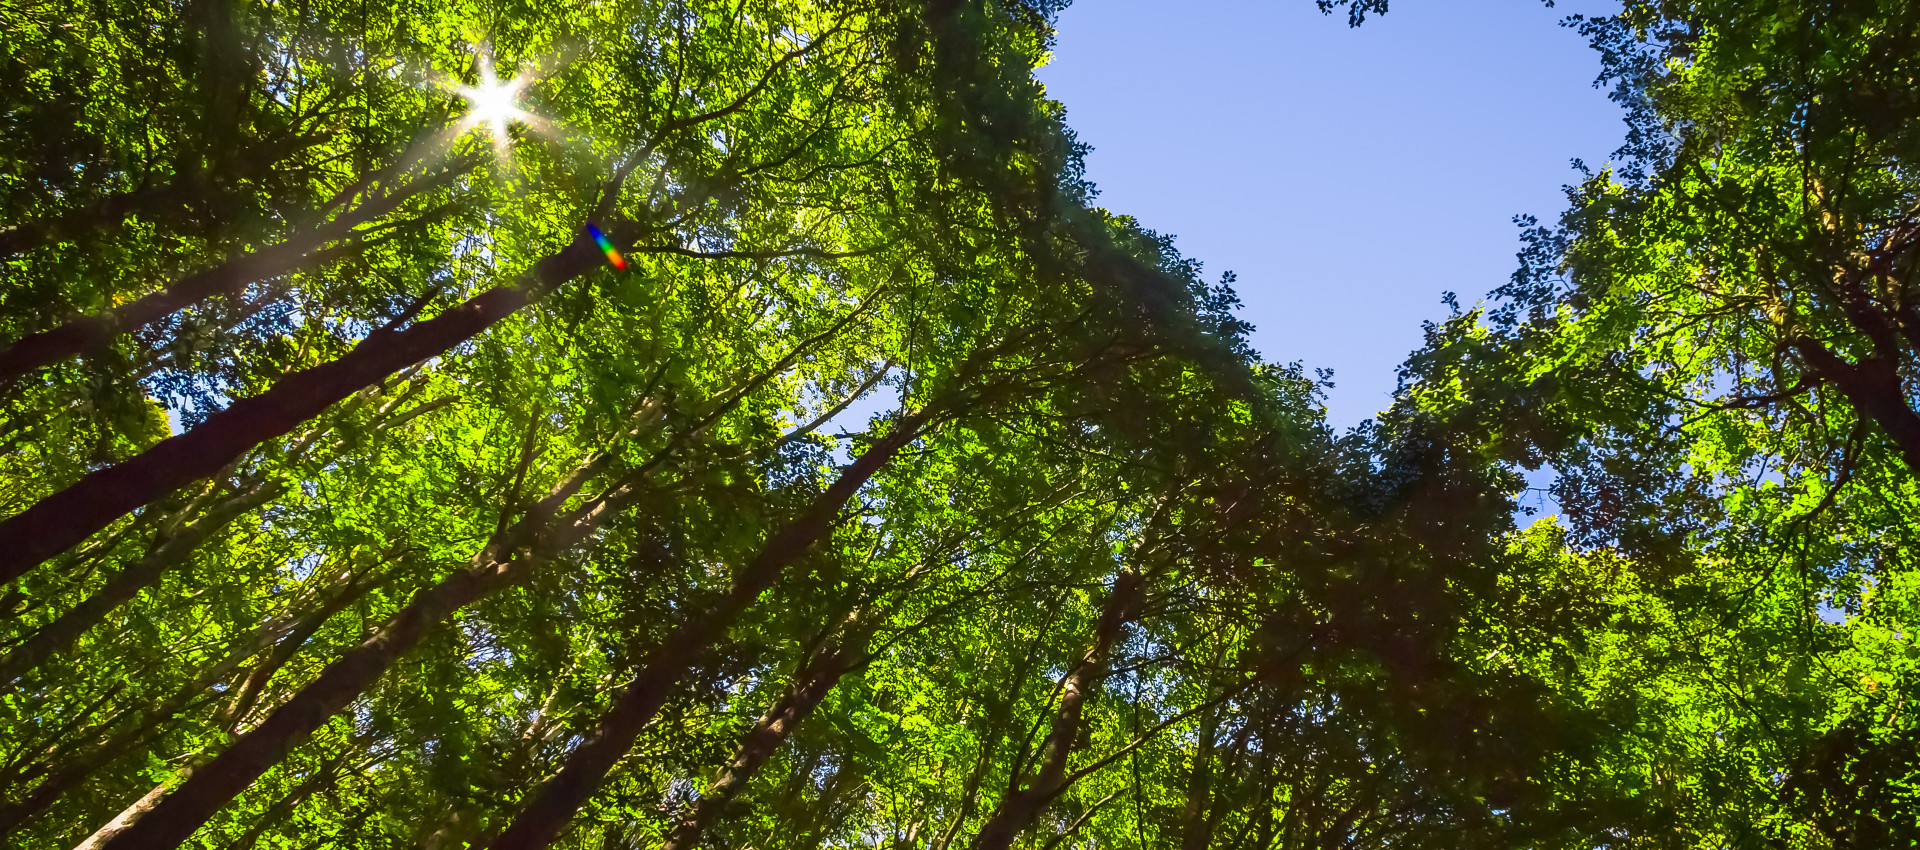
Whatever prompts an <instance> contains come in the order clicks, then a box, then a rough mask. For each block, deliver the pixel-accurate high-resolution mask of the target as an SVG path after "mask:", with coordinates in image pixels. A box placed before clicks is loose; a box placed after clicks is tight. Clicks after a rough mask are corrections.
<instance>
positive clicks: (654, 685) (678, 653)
mask: <svg viewBox="0 0 1920 850" xmlns="http://www.w3.org/2000/svg"><path fill="white" fill-rule="evenodd" d="M935 417H936V410H935V408H927V409H923V410H921V411H920V412H918V413H915V414H913V415H911V416H908V417H906V418H904V419H902V420H901V421H900V422H899V423H897V424H895V426H894V428H893V430H892V431H891V432H889V433H888V434H887V435H886V436H885V437H882V438H880V439H879V440H876V441H874V443H873V445H872V446H870V447H868V449H867V451H866V452H865V453H863V454H861V455H860V457H859V458H858V459H856V460H855V461H854V462H853V463H850V464H848V465H847V467H846V468H845V469H843V470H841V473H840V476H839V478H838V479H836V480H835V481H834V482H833V484H832V485H830V486H829V487H827V490H826V492H824V493H822V494H820V496H819V498H816V499H815V500H814V501H813V504H811V505H809V506H808V507H807V510H806V512H804V513H802V514H801V515H800V516H799V517H798V518H796V519H795V520H794V521H792V522H790V523H788V524H787V525H786V526H785V527H784V528H782V529H780V531H779V532H778V533H776V534H774V535H773V537H772V538H770V539H769V540H768V541H767V542H766V544H765V545H764V546H762V547H761V549H760V553H759V554H758V555H756V556H755V557H754V559H753V560H752V561H750V562H748V563H747V564H746V565H745V566H744V567H742V568H741V569H740V571H739V572H738V573H737V574H736V575H735V576H734V581H733V587H732V589H731V590H730V592H729V593H728V594H727V595H726V596H724V597H722V598H721V599H720V600H719V601H718V602H717V603H715V604H714V605H713V606H711V607H709V608H708V609H707V610H706V611H703V612H699V613H697V614H694V615H693V616H692V617H690V618H689V619H688V620H686V621H685V622H683V623H681V624H680V626H679V627H678V628H675V629H674V630H673V632H672V633H670V634H669V635H668V636H667V638H666V639H665V640H663V641H662V642H661V643H660V644H659V645H658V646H656V647H655V648H654V650H653V652H651V653H649V654H648V656H647V658H646V660H645V661H644V662H642V664H641V666H640V672H639V674H638V675H636V676H634V678H633V681H631V682H629V683H628V684H627V686H626V687H625V688H624V689H623V690H622V691H621V693H620V695H619V696H617V697H615V698H614V701H613V706H612V707H611V708H610V709H608V710H607V712H606V713H605V714H602V715H601V716H600V722H599V723H598V724H597V725H596V726H595V727H594V729H593V731H592V732H590V733H588V735H587V737H586V739H585V740H583V741H582V742H581V743H580V744H579V746H576V747H574V749H573V752H571V753H569V754H568V755H567V758H566V761H565V762H564V763H563V764H562V765H561V768H560V772H559V773H557V774H555V775H554V777H553V778H552V779H550V780H548V781H547V782H546V783H545V784H544V785H542V786H541V787H540V788H539V789H538V790H537V791H535V792H534V793H533V795H532V796H531V798H530V799H529V800H528V802H527V803H526V805H524V806H523V807H522V808H521V809H520V812H519V813H518V814H517V815H515V816H514V819H513V822H512V823H510V824H508V826H507V828H506V830H505V831H504V832H502V833H501V834H500V836H499V837H498V838H495V839H494V840H493V843H492V844H490V845H488V847H490V848H491V850H539V849H540V848H544V847H546V846H547V845H548V844H549V843H550V842H552V841H553V839H554V837H555V836H557V835H559V834H560V830H561V829H563V828H565V827H566V825H567V822H568V821H570V820H572V819H573V815H574V813H575V812H577V811H579V809H580V806H581V805H582V804H584V803H586V801H587V798H588V797H591V796H593V792H594V791H595V790H597V789H598V788H599V787H600V783H601V782H602V781H604V780H605V779H606V776H607V772H608V771H609V770H611V769H612V768H613V765H614V763H615V762H617V761H619V760H620V757H621V756H623V755H625V754H626V752H627V750H628V749H630V748H631V747H632V746H633V741H634V739H635V738H636V737H638V736H639V734H640V730H641V729H643V728H645V726H646V724H647V722H648V721H650V720H652V719H653V715H654V713H655V712H657V711H659V710H660V706H662V705H664V704H665V703H666V701H667V698H668V697H669V696H671V695H672V693H673V692H674V690H675V688H676V687H677V686H678V685H679V683H680V679H681V678H682V677H683V676H685V675H686V673H687V671H688V670H689V669H691V668H692V667H693V665H694V664H696V663H698V661H699V659H700V658H701V657H702V656H703V655H704V654H705V653H706V651H707V650H708V649H709V648H710V647H711V646H712V645H713V643H714V642H715V641H717V640H718V639H719V638H720V637H721V636H722V635H724V634H725V633H726V630H727V628H728V627H730V626H731V625H732V624H733V621H734V620H735V619H737V618H738V617H739V616H740V614H741V613H742V612H744V611H745V610H746V609H747V608H748V606H750V605H752V604H753V603H754V602H755V601H756V600H758V599H759V598H760V595H761V594H762V593H765V592H766V591H767V589H768V588H769V587H772V586H773V584H774V582H775V581H776V580H777V579H779V577H780V574H781V573H782V572H784V571H785V569H786V567H787V565H789V564H791V563H793V562H794V561H796V560H798V559H799V558H800V557H801V556H802V555H804V554H806V552H807V550H809V549H811V548H812V547H813V544H814V543H815V542H817V541H818V540H819V539H820V538H822V537H824V536H826V534H827V532H828V531H829V530H830V529H831V528H832V525H833V521H834V519H835V518H836V517H837V516H839V514H840V510H841V508H843V507H844V506H845V505H846V503H847V501H848V500H849V499H851V498H853V495H854V494H855V493H856V492H858V491H859V489H860V488H861V486H863V485H865V484H866V483H867V481H868V479H871V478H872V477H873V475H874V474H875V473H876V472H879V471H880V469H881V468H882V467H884V466H886V464H887V463H888V462H889V461H891V460H892V459H893V457H894V455H896V454H898V453H899V452H900V450H901V449H902V448H905V447H906V446H907V445H908V444H910V443H912V442H913V441H914V440H915V439H916V438H918V437H919V436H920V434H921V433H922V432H923V431H925V430H926V428H927V427H928V426H930V425H931V424H932V423H933V421H934V419H935Z"/></svg>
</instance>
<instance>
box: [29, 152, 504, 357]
mask: <svg viewBox="0 0 1920 850" xmlns="http://www.w3.org/2000/svg"><path fill="white" fill-rule="evenodd" d="M465 170H466V169H465V168H460V167H456V168H449V169H446V170H444V171H441V172H440V173H438V174H436V175H434V176H432V177H427V178H422V179H419V180H415V181H413V182H412V183H409V184H407V185H405V186H402V187H400V188H399V189H396V190H394V191H390V192H388V193H386V194H384V195H382V196H380V197H378V198H374V199H373V200H370V201H368V202H366V203H363V204H361V205H360V206H358V207H355V208H354V209H353V210H352V211H350V212H347V213H345V214H343V215H341V216H339V217H338V218H335V219H333V220H332V221H329V222H327V223H325V224H322V225H320V226H319V227H315V228H313V229H311V230H307V231H303V232H298V233H294V234H292V235H291V236H289V237H288V238H287V240H286V241H284V242H280V243H278V244H275V245H272V246H269V247H267V248H263V249H261V250H259V251H255V252H253V253H251V254H246V255H244V256H241V257H236V258H234V259H232V260H229V261H227V262H225V263H222V264H220V265H218V266H215V267H213V268H211V269H208V270H206V271H203V272H200V273H198V274H194V275H190V276H188V277H186V278H184V279H182V280H180V281H178V282H176V283H174V284H173V285H172V286H169V287H167V288H166V289H162V290H160V291H158V292H154V293H151V294H149V295H146V296H144V297H141V298H136V299H134V300H132V301H129V302H127V303H125V304H121V305H119V306H117V307H114V308H113V309H110V310H107V311H106V312H104V313H99V314H96V315H92V316H82V317H80V318H77V319H72V320H69V321H67V322H66V323H65V324H62V325H59V326H58V327H54V328H49V329H47V330H44V331H40V332H38V333H31V334H28V335H26V336H24V337H21V338H20V339H19V340H17V341H15V342H14V343H13V344H12V345H10V346H7V348H6V349H5V350H4V351H0V386H5V385H6V384H8V383H9V382H11V381H13V380H15V379H17V378H19V377H20V376H22V375H25V374H27V373H28V372H31V371H33V370H35V369H38V368H40V367H42V366H47V365H50V364H53V363H57V362H59V361H61V360H65V359H66V358H68V357H72V356H74V355H77V354H80V353H82V352H84V351H87V350H88V349H92V348H97V347H99V346H102V345H105V344H107V343H108V342H110V341H112V340H113V338H114V337H115V336H118V335H120V334H123V333H129V332H131V331H136V330H139V329H140V328H142V327H145V326H146V325H148V324H150V323H152V322H156V321H159V320H161V319H164V318H166V317H167V316H170V315H172V314H174V313H175V312H178V311H180V310H184V309H186V308H188V307H191V306H193V305H195V304H198V303H200V302H202V301H205V300H207V299H209V298H213V297H214V296H216V295H232V294H237V293H239V292H240V291H242V290H244V289H245V288H246V286H247V284H250V283H254V282H256V281H261V280H268V279H270V278H275V277H279V276H281V275H283V274H286V273H288V272H291V271H294V270H295V269H298V268H300V267H301V266H302V265H304V264H305V263H307V262H308V261H309V260H315V259H319V258H320V256H321V254H322V251H321V249H323V248H325V247H326V246H327V244H328V243H330V242H333V241H335V240H338V239H341V238H344V237H346V236H349V235H350V234H351V233H352V231H353V229H354V228H356V227H359V226H360V225H362V224H365V223H367V222H369V221H372V220H374V219H377V218H380V217H382V216H385V215H386V214H388V213H390V212H393V210H394V209H395V208H396V207H398V206H400V205H401V204H402V203H404V202H406V200H407V199H409V198H412V197H414V196H416V195H419V194H420V193H421V192H424V191H427V190H428V189H432V188H434V187H437V186H442V185H445V184H446V183H447V182H448V181H449V180H451V179H452V178H453V177H454V176H456V175H458V174H459V173H461V172H463V171H465Z"/></svg>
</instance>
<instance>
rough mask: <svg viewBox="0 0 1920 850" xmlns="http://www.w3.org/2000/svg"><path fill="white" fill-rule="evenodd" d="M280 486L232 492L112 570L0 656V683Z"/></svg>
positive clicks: (48, 654) (67, 641)
mask: <svg viewBox="0 0 1920 850" xmlns="http://www.w3.org/2000/svg"><path fill="white" fill-rule="evenodd" d="M285 489H286V488H285V487H284V486H283V485H280V484H277V483H269V482H264V481H263V482H259V483H256V484H254V485H253V486H252V487H251V488H249V489H247V490H245V491H243V492H240V493H235V494H233V495H232V496H229V497H228V498H226V499H224V500H222V501H221V502H220V503H219V504H217V505H215V506H214V507H213V509H212V510H210V511H208V512H207V513H206V514H205V515H204V516H202V517H201V518H200V519H199V521H197V522H195V523H194V524H192V525H190V526H187V527H186V529H184V530H183V531H181V532H180V533H178V534H175V535H173V536H172V537H170V538H169V539H167V541H166V542H164V543H162V544H160V546H159V547H158V548H156V549H154V550H153V551H152V552H150V553H148V554H147V555H146V556H145V557H143V558H141V559H140V560H138V561H135V562H133V563H132V564H130V565H128V566H127V567H126V568H125V569H122V570H121V571H120V572H118V573H116V574H114V576H113V577H112V578H110V579H107V583H106V584H105V585H104V586H102V587H101V588H100V589H99V590H97V591H95V592H94V593H93V595H92V596H89V597H87V598H86V599H85V600H84V601H82V602H81V603H80V604H78V605H75V606H73V607H72V608H70V609H68V610H67V612H66V613H64V614H61V615H60V616H58V617H56V618H54V620H53V622H50V623H48V624H46V625H45V626H42V627H40V629H39V630H38V631H36V632H34V633H33V635H32V636H31V637H28V638H27V639H26V640H25V641H24V642H22V643H21V644H20V645H18V646H15V647H14V648H13V649H12V650H9V651H8V652H7V654H6V655H5V656H4V657H0V687H6V686H7V685H10V684H12V683H13V682H14V680H16V679H18V678H20V677H21V676H24V675H26V674H27V673H29V672H31V671H32V670H34V669H35V668H37V667H39V666H40V665H41V664H44V663H46V661H47V659H49V658H52V657H53V656H55V655H58V654H60V653H62V652H65V651H67V650H68V649H71V648H72V647H73V643H74V641H77V640H79V639H80V636H81V635H82V634H85V633H86V631H87V630H88V629H91V628H93V627H94V626H96V625H99V623H100V621H101V620H104V619H106V617H107V615H108V614H110V613H112V612H113V610H114V609H116V608H118V607H120V606H121V605H122V604H124V603H125V602H127V600H130V599H132V598H133V597H135V596H137V595H139V593H140V591H142V590H144V589H146V588H147V587H148V586H150V585H152V584H153V583H154V582H156V581H159V580H160V577H161V576H162V575H165V574H166V573H167V571H169V570H171V569H173V568H174V567H177V566H179V565H180V564H182V563H185V562H186V560H187V558H188V557H190V556H191V555H192V554H193V552H194V550H196V549H198V548H200V545H201V544H202V543H205V542H206V541H207V539H208V538H210V537H212V536H213V535H214V533H215V532H218V531H219V530H220V529H222V528H225V527H226V526H227V524H228V523H231V522H233V521H234V520H235V519H238V518H239V517H240V516H242V515H244V514H246V513H249V512H251V511H253V510H254V509H255V508H258V507H260V506H261V505H264V504H266V503H267V502H269V501H271V500H272V499H273V498H274V497H276V496H278V495H279V494H280V493H281V491H283V490H285Z"/></svg>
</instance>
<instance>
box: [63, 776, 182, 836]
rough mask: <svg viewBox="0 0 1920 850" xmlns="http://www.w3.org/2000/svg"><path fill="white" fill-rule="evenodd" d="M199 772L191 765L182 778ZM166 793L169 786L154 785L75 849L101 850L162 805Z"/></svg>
mask: <svg viewBox="0 0 1920 850" xmlns="http://www.w3.org/2000/svg"><path fill="white" fill-rule="evenodd" d="M197 772H198V771H197V770H196V769H195V768H193V767H189V768H187V769H186V770H185V771H182V776H181V778H184V779H191V778H193V775H194V774H195V773H197ZM166 794H167V786H166V785H165V784H161V785H155V786H153V790H151V791H148V792H147V793H146V794H144V795H142V796H141V797H140V799H138V800H135V801H133V805H130V806H128V807H126V808H125V809H122V810H121V811H120V814H117V815H114V817H113V820H110V821H107V822H106V824H105V825H103V826H101V827H100V828H99V829H96V830H94V831H93V834H92V835H89V836H87V837H86V838H85V839H83V840H81V842H80V843H79V844H75V845H73V850H101V848H102V847H105V846H107V842H109V841H112V840H113V837H114V836H116V835H119V834H121V833H122V832H124V831H125V830H126V829H127V827H128V826H129V825H131V824H133V823H135V822H137V821H139V820H140V819H141V817H143V816H145V815H146V814H147V813H148V812H151V811H153V809H154V807H155V806H158V805H160V801H161V800H162V799H163V798H165V797H166ZM149 846H150V847H176V846H179V843H178V842H175V843H173V844H155V845H149Z"/></svg>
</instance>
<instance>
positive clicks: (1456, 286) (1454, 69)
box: [1040, 0, 1624, 428]
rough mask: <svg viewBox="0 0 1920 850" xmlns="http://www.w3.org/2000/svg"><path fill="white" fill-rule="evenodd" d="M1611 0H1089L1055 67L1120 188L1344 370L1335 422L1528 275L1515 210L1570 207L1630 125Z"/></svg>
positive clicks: (1055, 82) (1123, 206)
mask: <svg viewBox="0 0 1920 850" xmlns="http://www.w3.org/2000/svg"><path fill="white" fill-rule="evenodd" d="M1607 8H1608V7H1607V6H1606V5H1603V4H1602V3H1595V2H1584V3H1582V2H1575V3H1567V2H1562V3H1560V4H1559V6H1558V7H1557V8H1553V9H1548V8H1544V7H1543V6H1542V5H1541V3H1540V2H1539V0H1448V1H1447V2H1443V1H1442V0H1399V2H1396V3H1394V4H1393V9H1392V12H1391V13H1389V14H1387V15H1386V16H1384V17H1377V18H1369V20H1368V21H1367V23H1366V24H1365V25H1364V26H1362V27H1360V28H1359V29H1349V28H1348V27H1347V25H1346V15H1345V13H1344V12H1339V13H1336V14H1335V15H1333V16H1323V15H1321V14H1320V12H1319V10H1318V9H1317V8H1316V7H1315V6H1314V4H1313V2H1312V0H1268V2H1251V0H1182V2H1176V3H1167V2H1146V0H1079V2H1077V3H1075V4H1074V5H1073V6H1072V7H1070V8H1068V9H1067V10H1066V11H1065V12H1064V13H1062V14H1061V16H1060V20H1059V43H1058V46H1057V48H1056V49H1055V52H1054V58H1053V61H1052V63H1051V64H1049V65H1048V66H1047V67H1045V68H1042V69H1041V71H1040V79H1041V80H1042V82H1044V83H1045V84H1046V86H1047V91H1048V95H1049V96H1050V97H1052V98H1054V99H1056V100H1059V101H1061V102H1063V103H1065V104H1066V106H1067V122H1068V123H1069V124H1070V125H1071V126H1072V127H1073V128H1074V130H1075V131H1076V132H1077V133H1078V134H1079V136H1080V139H1081V141H1084V142H1087V143H1089V144H1091V145H1092V146H1093V148H1094V150H1093V153H1092V155H1091V157H1090V158H1089V160H1088V175H1089V177H1091V178H1092V179H1093V181H1094V182H1095V183H1096V184H1098V186H1099V187H1100V197H1099V199H1098V203H1099V205H1101V206H1104V207H1107V208H1108V209H1111V210H1113V211H1115V212H1120V213H1125V214H1128V215H1132V216H1134V217H1136V218H1138V219H1139V220H1140V221H1141V223H1143V224H1144V225H1146V226H1147V227H1150V228H1153V229H1154V230H1158V231H1160V232H1163V233H1171V234H1174V235H1176V236H1177V237H1178V243H1177V244H1178V246H1179V247H1180V249H1181V251H1182V253H1184V254H1186V255H1187V256H1190V257H1193V258H1196V259H1199V260H1201V261H1203V262H1205V263H1206V269H1207V276H1208V277H1209V279H1214V278H1217V277H1218V275H1219V273H1220V272H1221V271H1224V270H1233V271H1235V272H1237V273H1238V275H1239V283H1238V284H1237V288H1238V290H1239V292H1240V296H1241V299H1242V300H1244V301H1245V302H1246V308H1245V310H1244V312H1243V316H1244V317H1245V318H1246V319H1247V320H1248V321H1251V322H1253V324H1254V325H1255V326H1256V330H1255V332H1254V337H1253V341H1254V345H1255V347H1256V348H1258V349H1259V350H1260V352H1261V353H1262V355H1263V356H1265V358H1266V359H1268V360H1270V361H1276V362H1290V361H1294V360H1299V361H1302V362H1303V363H1304V364H1305V365H1306V366H1308V367H1328V368H1332V369H1333V370H1334V371H1335V375H1334V380H1335V382H1336V384H1337V385H1338V386H1337V387H1336V389H1334V390H1333V391H1332V392H1331V393H1330V394H1329V398H1328V403H1327V404H1328V412H1329V417H1330V419H1331V420H1332V422H1333V424H1335V425H1336V426H1339V427H1342V428H1344V427H1350V426H1352V425H1354V424H1356V423H1358V422H1359V421H1360V420H1362V419H1365V418H1367V417H1369V416H1371V415H1373V414H1374V413H1375V412H1376V411H1378V410H1380V409H1382V408H1384V407H1386V406H1387V404H1388V402H1389V394H1390V393H1391V392H1392V391H1393V386H1394V369H1395V368H1396V367H1397V366H1398V365H1399V364H1400V363H1401V361H1403V360H1404V359H1405V358H1406V355H1407V353H1408V352H1410V351H1412V350H1413V349H1414V348H1416V347H1418V346H1419V344H1420V339H1421V331H1420V323H1421V322H1422V321H1423V320H1427V319H1435V318H1439V317H1441V316H1444V315H1445V314H1446V307H1444V306H1443V305H1442V304H1441V303H1440V297H1441V293H1442V292H1444V291H1448V290H1451V291H1454V292H1457V293H1459V295H1460V299H1461V302H1462V303H1463V304H1471V303H1473V302H1475V301H1477V300H1479V299H1480V298H1481V297H1482V296H1483V295H1485V294H1486V293H1487V292H1488V291H1490V290H1492V289H1493V288H1494V287H1496V286H1499V285H1500V284H1501V283H1502V282H1504V281H1505V280H1506V278H1507V276H1508V275H1509V274H1511V273H1512V271H1513V268H1514V266H1515V260H1514V252H1515V251H1516V250H1517V249H1518V247H1519V243H1518V231H1517V229H1516V228H1515V226H1514V225H1513V223H1512V219H1513V216H1515V215H1516V214H1520V213H1531V214H1533V215H1536V216H1539V217H1540V219H1541V220H1542V221H1553V220H1555V219H1556V218H1557V217H1558V215H1559V212H1560V209H1561V207H1562V206H1563V204H1564V197H1563V196H1562V194H1561V190H1560V187H1561V186H1562V184H1565V183H1568V182H1570V181H1571V180H1573V179H1574V176H1573V175H1574V172H1573V171H1572V170H1571V168H1570V166H1569V165H1568V161H1569V159H1571V158H1574V157H1579V158H1581V159H1584V160H1585V161H1586V162H1587V163H1588V164H1589V165H1598V164H1600V163H1602V162H1605V161H1606V160H1607V157H1608V155H1609V154H1610V153H1611V152H1612V151H1613V150H1614V149H1615V148H1616V147H1618V146H1619V144H1620V139H1621V136H1622V134H1623V132H1624V125H1622V124H1621V122H1620V112H1619V110H1618V108H1617V107H1615V106H1614V104H1613V103H1612V102H1610V101H1608V100H1607V99H1606V96H1605V94H1604V93H1603V92H1601V91H1597V90H1595V89H1593V88H1592V87H1591V86H1592V82H1593V78H1594V76H1595V75H1596V73H1597V72H1598V70H1599V63H1598V60H1597V59H1596V58H1595V55H1594V53H1593V52H1592V50H1591V49H1589V48H1588V47H1587V46H1586V43H1585V41H1584V40H1583V39H1581V38H1580V36H1579V35H1578V34H1577V33H1575V32H1574V31H1572V30H1569V29H1564V28H1561V27H1560V26H1559V25H1558V24H1559V21H1560V19H1561V18H1563V17H1565V16H1566V15H1567V14H1570V13H1573V12H1587V13H1589V14H1592V13H1595V12H1604V11H1605V10H1606V9H1607Z"/></svg>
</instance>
